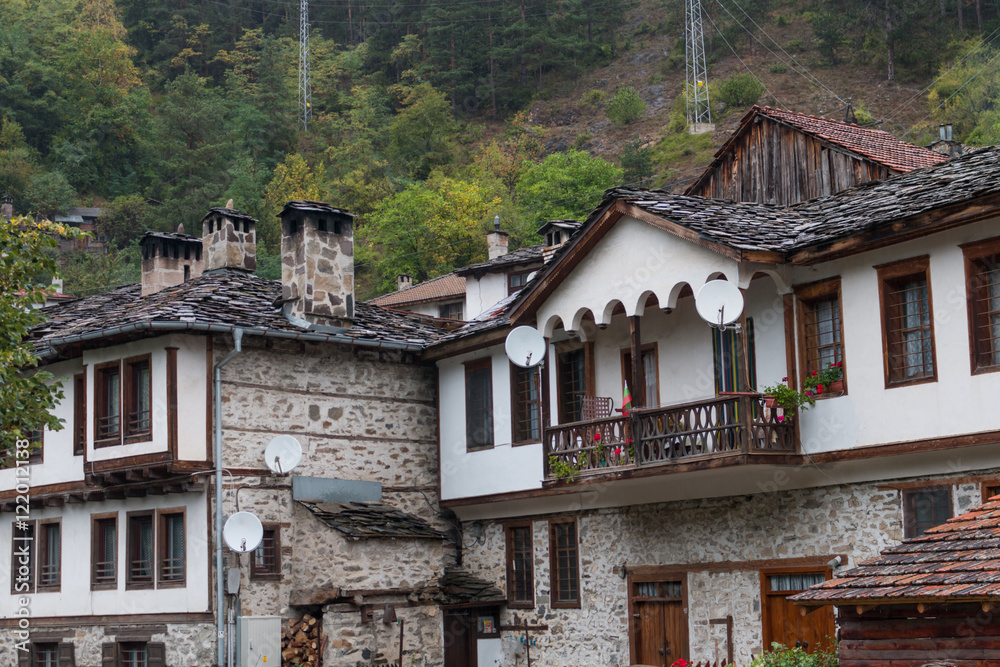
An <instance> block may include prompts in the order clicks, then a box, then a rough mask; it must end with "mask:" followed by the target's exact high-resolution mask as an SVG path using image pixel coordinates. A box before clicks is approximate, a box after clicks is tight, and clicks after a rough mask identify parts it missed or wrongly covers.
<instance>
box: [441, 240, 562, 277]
mask: <svg viewBox="0 0 1000 667" xmlns="http://www.w3.org/2000/svg"><path fill="white" fill-rule="evenodd" d="M544 250H545V246H544V245H532V246H526V247H524V248H518V249H517V250H511V251H510V252H508V253H507V254H506V255H501V256H499V257H495V258H493V259H491V260H487V261H485V262H480V263H478V264H470V265H469V266H463V267H462V268H460V269H455V273H456V274H458V275H460V276H467V275H470V274H476V273H486V272H488V271H492V270H494V269H499V268H503V267H507V266H516V265H518V264H530V263H532V262H540V261H542V255H543V253H544Z"/></svg>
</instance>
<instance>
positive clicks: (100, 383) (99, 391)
mask: <svg viewBox="0 0 1000 667" xmlns="http://www.w3.org/2000/svg"><path fill="white" fill-rule="evenodd" d="M111 370H114V371H117V373H118V434H117V435H114V436H109V437H103V438H102V437H101V419H103V418H105V417H106V416H107V415H106V413H107V410H108V405H107V398H106V396H105V394H106V392H105V391H104V387H105V377H106V376H107V375H108V374H109V371H111ZM123 380H124V378H123V377H122V364H121V361H108V362H105V363H103V364H95V365H94V448H95V449H97V448H99V447H112V446H114V445H120V444H122V431H123V430H124V422H125V420H124V401H123V398H122V384H123Z"/></svg>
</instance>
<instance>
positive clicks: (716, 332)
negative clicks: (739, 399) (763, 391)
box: [712, 317, 757, 394]
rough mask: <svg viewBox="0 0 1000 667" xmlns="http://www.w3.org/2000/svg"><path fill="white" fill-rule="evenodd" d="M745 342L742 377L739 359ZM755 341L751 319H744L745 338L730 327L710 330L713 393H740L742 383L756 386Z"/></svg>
mask: <svg viewBox="0 0 1000 667" xmlns="http://www.w3.org/2000/svg"><path fill="white" fill-rule="evenodd" d="M744 339H745V340H746V346H747V348H746V353H747V369H748V370H749V372H748V373H747V374H746V375H747V376H748V377H744V373H743V366H742V365H741V363H740V358H741V357H742V356H743V353H742V349H743V341H744ZM756 347H757V341H756V336H755V334H754V326H753V318H752V317H747V318H746V336H744V335H743V334H741V333H739V332H737V331H736V329H733V328H732V327H730V328H728V329H726V330H725V331H722V330H720V329H717V328H715V327H713V328H712V365H713V369H714V372H715V392H716V393H717V394H721V393H722V392H724V391H740V389H741V387H742V385H743V382H744V381H746V382H748V383H749V386H751V387H756V386H757V351H756Z"/></svg>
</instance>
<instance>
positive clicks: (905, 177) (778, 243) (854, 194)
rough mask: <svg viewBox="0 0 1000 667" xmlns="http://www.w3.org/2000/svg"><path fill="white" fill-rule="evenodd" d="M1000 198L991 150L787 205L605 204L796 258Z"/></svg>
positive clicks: (623, 193)
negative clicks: (919, 217)
mask: <svg viewBox="0 0 1000 667" xmlns="http://www.w3.org/2000/svg"><path fill="white" fill-rule="evenodd" d="M996 193H1000V147H997V146H989V147H986V148H982V149H979V150H977V151H974V152H972V153H969V154H967V155H963V156H961V157H958V158H954V159H951V160H947V161H945V162H942V163H940V164H937V165H935V166H933V167H925V168H923V169H915V170H913V171H910V172H908V173H906V174H900V175H898V176H894V177H892V178H888V179H886V180H884V181H872V182H869V183H862V184H861V185H857V186H854V187H852V188H848V189H846V190H844V191H842V192H838V193H836V194H833V195H829V196H827V197H820V198H817V199H811V200H809V201H805V202H799V203H796V204H792V205H790V206H787V207H778V206H776V205H773V204H755V203H736V202H725V201H719V200H714V199H706V198H704V197H696V196H688V195H674V194H670V193H668V192H664V191H662V190H644V189H639V188H613V189H611V190H608V191H607V192H606V193H605V195H604V196H605V199H604V203H605V204H606V203H607V202H608V201H609V199H621V200H623V201H625V202H626V203H629V204H634V205H635V206H638V207H639V208H641V209H643V210H645V211H648V212H650V213H654V214H656V215H660V216H663V217H664V218H667V219H669V220H672V221H674V222H676V223H677V224H680V225H682V226H684V227H687V228H689V229H692V230H694V231H697V232H698V233H699V234H701V235H702V237H703V238H706V239H708V240H712V241H715V242H718V243H721V244H723V245H727V246H730V247H733V248H739V249H743V250H769V251H778V252H792V251H795V250H800V249H804V248H808V247H811V246H815V245H821V244H824V243H827V242H830V241H833V240H835V239H837V238H840V237H845V236H850V235H852V234H856V233H860V232H864V231H868V230H870V229H873V228H876V227H878V226H880V225H883V224H886V223H889V222H892V221H895V220H899V219H902V218H906V217H909V216H912V215H916V214H918V213H923V212H925V211H930V210H933V209H939V208H944V207H946V206H949V205H952V204H959V203H964V202H968V201H970V200H971V199H974V198H976V197H981V196H983V195H988V194H996Z"/></svg>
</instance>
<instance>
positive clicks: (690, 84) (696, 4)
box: [684, 0, 715, 134]
mask: <svg viewBox="0 0 1000 667" xmlns="http://www.w3.org/2000/svg"><path fill="white" fill-rule="evenodd" d="M684 42H685V44H684V47H685V48H684V64H685V69H686V71H687V79H686V81H687V95H686V97H687V121H688V131H689V132H691V133H692V134H701V133H703V132H711V131H712V130H714V129H715V127H714V126H713V125H712V124H711V123H712V109H711V103H710V101H709V99H708V67H707V65H706V64H705V32H704V29H703V28H702V24H701V0H685V7H684Z"/></svg>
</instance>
